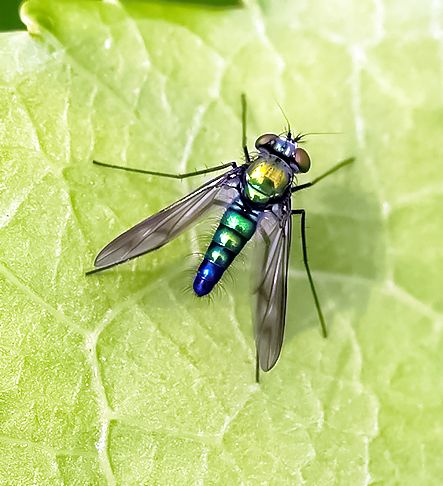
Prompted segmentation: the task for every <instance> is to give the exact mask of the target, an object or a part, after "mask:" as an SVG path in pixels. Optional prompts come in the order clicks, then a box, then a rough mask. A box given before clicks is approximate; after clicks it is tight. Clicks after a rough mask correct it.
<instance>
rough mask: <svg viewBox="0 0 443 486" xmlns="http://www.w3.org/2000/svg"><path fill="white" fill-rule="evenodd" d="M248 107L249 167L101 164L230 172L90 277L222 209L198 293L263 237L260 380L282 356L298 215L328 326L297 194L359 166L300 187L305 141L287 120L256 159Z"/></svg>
mask: <svg viewBox="0 0 443 486" xmlns="http://www.w3.org/2000/svg"><path fill="white" fill-rule="evenodd" d="M241 101H242V103H241V104H242V135H243V137H242V140H243V151H244V156H245V162H244V163H243V164H242V165H237V163H236V162H229V163H226V164H222V165H219V166H217V167H212V168H207V169H203V170H198V171H194V172H190V173H186V174H169V173H163V172H153V171H148V170H142V169H133V168H129V167H122V166H118V165H111V164H104V163H102V162H98V161H94V163H95V164H97V165H100V166H103V167H109V168H113V169H120V170H125V171H129V172H137V173H140V174H149V175H154V176H159V177H169V178H174V179H185V178H188V177H194V176H198V175H202V174H208V173H210V172H216V171H221V170H225V172H224V173H223V174H222V175H219V176H217V177H215V178H214V179H212V180H210V181H208V182H206V183H205V184H203V185H202V186H201V187H199V188H198V189H196V190H195V191H193V192H191V193H190V194H188V195H187V196H185V197H183V198H182V199H179V200H178V201H176V202H175V203H173V204H171V205H170V206H168V207H166V208H164V209H162V210H161V211H159V212H158V213H156V214H154V215H152V216H150V217H149V218H147V219H145V220H143V221H141V222H140V223H138V224H137V225H135V226H134V227H132V228H130V229H129V230H127V231H125V232H124V233H123V234H121V235H120V236H118V237H117V238H115V240H113V241H111V242H110V243H109V244H108V245H106V246H105V247H104V248H103V250H101V252H100V253H99V254H98V255H97V257H96V259H95V262H94V266H95V269H94V270H91V271H90V272H87V275H90V274H92V273H96V272H100V271H102V270H106V269H108V268H111V267H114V266H116V265H120V264H121V263H124V262H127V261H128V260H132V259H133V258H136V257H138V256H140V255H144V254H145V253H149V252H151V251H154V250H157V249H158V248H161V247H162V246H164V245H165V244H166V243H168V242H169V241H171V240H172V239H174V238H176V237H177V236H178V235H179V234H180V233H182V232H183V231H185V230H186V229H188V228H189V227H190V226H191V225H193V224H194V223H195V222H196V221H197V220H198V219H200V218H201V217H202V216H203V215H205V214H206V213H207V212H208V210H209V209H210V208H211V207H214V206H221V207H223V208H224V210H225V211H224V214H223V216H222V218H221V220H220V224H219V225H218V227H217V229H216V231H215V233H214V235H213V237H212V240H211V243H210V244H209V247H208V249H207V251H206V253H205V255H204V258H203V261H202V262H201V264H200V266H199V267H198V270H197V273H196V275H195V278H194V283H193V289H194V292H195V294H196V295H197V296H198V297H202V296H204V295H208V294H209V293H210V292H211V291H212V289H213V288H214V287H215V285H217V283H218V281H219V280H220V279H221V277H222V275H223V273H224V272H225V271H226V269H227V268H228V267H229V266H230V265H231V263H232V262H233V260H234V259H235V257H236V256H237V255H238V254H239V253H240V252H241V251H242V249H243V247H244V246H245V245H246V243H247V242H248V241H249V240H250V239H251V238H252V236H253V235H255V234H257V235H258V236H259V238H260V239H261V240H262V241H261V242H262V245H260V246H261V251H260V252H259V253H260V254H259V255H258V256H257V261H256V262H255V267H256V268H257V269H258V270H257V271H256V275H257V277H256V281H255V283H254V290H253V293H254V300H255V315H254V321H255V322H254V332H255V345H256V371H255V376H256V381H257V382H258V381H259V370H260V368H261V369H262V370H263V371H269V370H271V369H272V368H273V367H274V365H275V363H276V362H277V360H278V357H279V356H280V351H281V348H282V343H283V333H284V328H285V318H286V300H287V279H288V265H289V253H290V250H291V232H292V216H298V217H299V218H300V226H301V244H302V252H303V261H304V266H305V269H306V274H307V277H308V280H309V285H310V288H311V291H312V296H313V298H314V303H315V307H316V309H317V314H318V318H319V321H320V324H321V329H322V333H323V336H324V337H326V336H327V330H326V322H325V319H324V317H323V313H322V310H321V306H320V301H319V298H318V295H317V291H316V289H315V285H314V281H313V278H312V275H311V271H310V269H309V263H308V252H307V245H306V212H305V210H304V209H292V195H293V194H294V193H295V192H298V191H301V190H304V189H307V188H308V187H311V186H313V185H314V184H317V183H318V182H319V181H321V180H322V179H324V178H325V177H327V176H328V175H330V174H332V173H334V172H336V171H337V170H339V169H340V168H342V167H344V166H346V165H348V164H350V163H351V162H353V160H354V159H353V158H349V159H346V160H343V161H342V162H340V163H339V164H337V165H335V166H333V167H332V168H331V169H330V170H328V171H326V172H325V173H324V174H322V175H320V176H319V177H317V178H316V179H314V180H313V181H311V182H307V183H305V184H299V185H297V184H296V178H295V176H296V175H297V174H299V173H305V172H308V170H309V169H310V166H311V161H310V158H309V155H308V153H307V152H306V151H305V150H304V149H303V148H301V147H299V142H301V141H302V140H303V138H304V137H305V136H306V135H310V134H306V133H305V134H303V133H299V134H297V135H295V136H293V134H292V133H291V128H290V125H289V122H288V128H287V131H286V132H285V133H284V134H283V135H276V134H273V133H266V134H264V135H261V136H260V137H259V138H257V140H256V142H255V148H256V149H257V155H254V156H251V155H250V154H249V151H248V148H247V143H246V115H247V105H246V97H245V95H244V94H243V95H242V97H241Z"/></svg>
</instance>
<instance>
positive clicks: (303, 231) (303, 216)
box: [291, 209, 328, 337]
mask: <svg viewBox="0 0 443 486" xmlns="http://www.w3.org/2000/svg"><path fill="white" fill-rule="evenodd" d="M291 214H300V215H301V218H300V228H301V244H302V249H303V262H304V264H305V269H306V273H307V274H308V279H309V285H310V287H311V292H312V295H313V297H314V302H315V307H316V308H317V314H318V318H319V320H320V325H321V329H322V332H323V337H327V336H328V332H327V330H326V322H325V318H324V317H323V313H322V311H321V307H320V301H319V299H318V296H317V291H316V290H315V285H314V280H313V279H312V275H311V270H310V269H309V263H308V249H307V245H306V212H305V210H304V209H293V210H292V211H291Z"/></svg>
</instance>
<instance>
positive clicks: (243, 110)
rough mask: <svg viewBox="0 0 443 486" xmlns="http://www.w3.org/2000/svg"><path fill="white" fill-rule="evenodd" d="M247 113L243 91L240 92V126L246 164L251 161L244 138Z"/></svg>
mask: <svg viewBox="0 0 443 486" xmlns="http://www.w3.org/2000/svg"><path fill="white" fill-rule="evenodd" d="M247 114H248V103H247V101H246V95H245V93H242V94H241V127H242V146H243V152H244V154H245V160H246V163H247V164H250V163H251V157H250V156H249V152H248V143H247V138H246V124H247V118H246V117H247Z"/></svg>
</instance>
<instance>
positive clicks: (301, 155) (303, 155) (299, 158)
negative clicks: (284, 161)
mask: <svg viewBox="0 0 443 486" xmlns="http://www.w3.org/2000/svg"><path fill="white" fill-rule="evenodd" d="M294 159H295V163H296V164H297V167H298V168H299V169H300V172H308V170H309V169H310V167H311V159H310V158H309V155H308V152H306V150H303V149H302V148H299V147H297V149H296V151H295V154H294Z"/></svg>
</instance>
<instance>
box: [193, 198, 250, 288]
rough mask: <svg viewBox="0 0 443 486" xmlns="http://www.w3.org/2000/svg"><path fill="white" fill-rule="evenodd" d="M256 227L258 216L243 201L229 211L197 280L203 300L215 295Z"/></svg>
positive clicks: (224, 217) (196, 284)
mask: <svg viewBox="0 0 443 486" xmlns="http://www.w3.org/2000/svg"><path fill="white" fill-rule="evenodd" d="M256 227H257V215H256V214H253V213H251V212H250V211H249V212H248V211H246V210H245V209H244V208H243V206H242V205H241V202H236V203H234V204H232V205H231V206H230V207H229V208H228V209H227V210H226V211H225V213H224V214H223V217H222V219H221V221H220V224H219V226H218V228H217V230H216V232H215V234H214V236H213V237H212V241H211V244H210V245H209V248H208V250H207V251H206V254H205V257H204V259H203V261H202V263H201V265H200V267H199V268H198V270H197V275H196V276H195V279H194V285H193V287H194V292H195V293H196V294H197V295H198V296H199V297H202V296H203V295H207V294H209V292H211V290H212V289H213V288H214V286H215V285H216V284H217V282H218V281H219V280H220V279H221V277H222V275H223V273H224V272H225V270H226V269H227V268H228V267H229V265H230V264H231V263H232V261H233V260H234V258H235V257H236V256H237V255H238V254H239V253H240V251H241V250H242V248H243V247H244V246H245V244H246V243H247V242H248V241H249V240H250V239H251V237H252V235H253V234H254V232H255V229H256Z"/></svg>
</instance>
